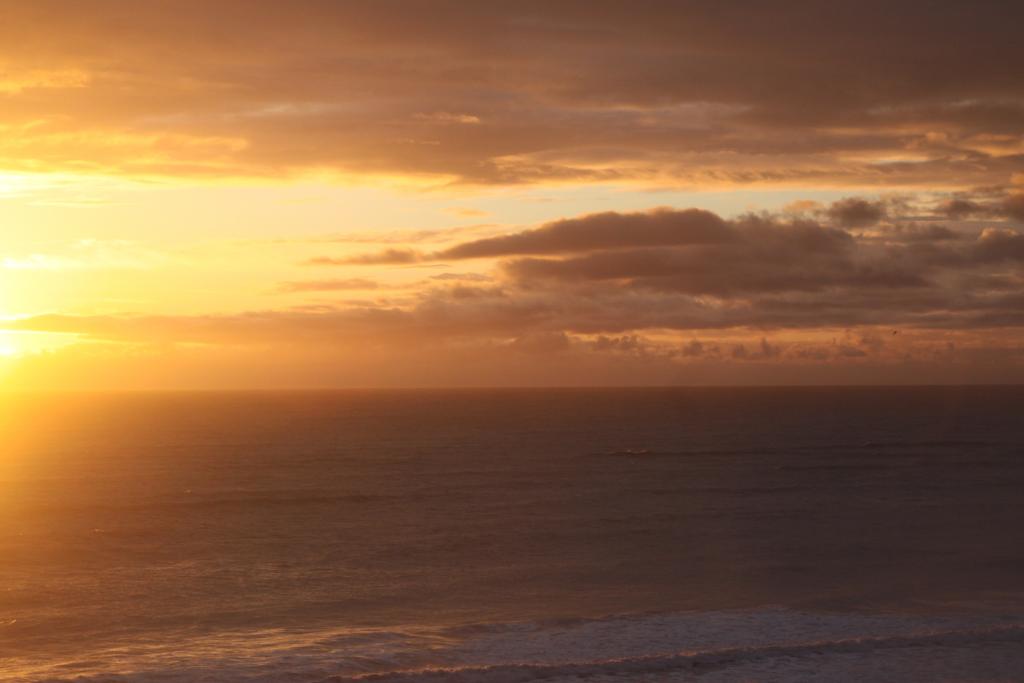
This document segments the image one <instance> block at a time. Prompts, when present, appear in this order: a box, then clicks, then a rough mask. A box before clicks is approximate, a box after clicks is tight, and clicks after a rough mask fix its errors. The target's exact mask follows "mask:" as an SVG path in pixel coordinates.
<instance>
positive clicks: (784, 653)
mask: <svg viewBox="0 0 1024 683" xmlns="http://www.w3.org/2000/svg"><path fill="white" fill-rule="evenodd" d="M992 643H1024V625H1019V626H1004V627H997V628H991V629H986V630H969V631H947V632H943V633H930V634H918V635H903V636H884V637H877V638H856V639H846V640H827V641H817V642H808V643H797V644H792V645H768V646H762V647H746V648H729V649H721V650H710V651H704V652H688V653H677V654H666V655H653V656H644V657H630V658H623V659H612V660H605V661H596V662H573V663H561V664H528V663H514V664H496V665H488V666H467V667H462V668H449V669H440V668H438V669H421V670H418V671H395V672H383V673H370V674H360V675H356V676H344V675H342V676H329V677H327V678H324V679H321V681H320V683H370V682H380V683H388V682H394V683H418V682H420V681H423V682H425V683H429V682H431V681H450V682H452V683H459V682H462V681H466V682H472V683H488V682H493V683H532V682H534V681H545V680H552V679H557V678H577V679H579V678H593V677H596V676H639V675H650V674H668V673H675V672H679V671H690V672H699V671H707V670H711V669H716V668H722V667H727V666H730V665H733V664H740V663H747V662H751V661H759V660H771V659H779V658H800V657H812V656H820V655H832V654H850V653H854V654H858V653H871V652H875V651H878V650H891V649H902V648H921V647H965V646H975V645H983V644H992Z"/></svg>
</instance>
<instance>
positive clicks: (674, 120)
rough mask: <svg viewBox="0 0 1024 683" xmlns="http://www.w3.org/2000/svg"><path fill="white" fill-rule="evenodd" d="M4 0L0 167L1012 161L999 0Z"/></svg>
mask: <svg viewBox="0 0 1024 683" xmlns="http://www.w3.org/2000/svg"><path fill="white" fill-rule="evenodd" d="M4 10H5V11H4V22H3V24H2V25H0V57H2V58H3V61H4V63H5V73H9V74H15V75H16V76H17V78H13V77H12V78H10V79H6V80H5V86H4V87H3V88H0V98H2V100H3V108H2V111H3V114H2V115H0V125H3V126H5V127H4V129H3V132H4V136H3V141H2V144H0V164H2V165H3V166H6V167H8V168H11V167H18V168H22V169H64V170H75V171H81V170H83V169H86V170H89V171H92V172H100V173H131V174H163V175H198V176H237V175H249V176H266V177H271V176H272V177H280V176H281V175H282V174H291V173H303V172H306V171H324V170H328V171H334V172H337V173H340V174H345V175H350V174H356V175H361V174H383V175H389V176H390V175H394V174H416V175H428V176H436V177H437V178H438V179H439V180H440V181H441V182H455V183H468V184H515V183H534V182H546V181H566V180H576V181H593V180H597V181H623V180H640V181H645V182H650V183H680V182H683V183H687V184H694V183H703V184H719V185H721V184H736V183H752V182H754V183H788V184H792V183H794V182H802V183H811V184H817V185H830V186H842V185H848V186H864V185H868V184H870V185H876V186H886V187H889V186H896V185H901V184H902V185H925V184H929V183H933V184H941V185H942V186H943V187H949V186H952V185H956V186H961V187H970V186H972V185H982V184H999V183H1006V182H1008V181H1009V179H1010V178H1011V176H1012V175H1013V174H1014V173H1020V172H1022V171H1024V155H1022V154H1021V153H1020V151H1019V149H1018V143H1019V139H1020V136H1021V135H1022V134H1024V113H1022V112H1024V110H1022V108H1021V105H1020V102H1021V101H1022V99H1024V85H1022V82H1021V79H1020V78H1019V74H1018V73H1017V69H1016V68H1015V66H1014V65H1015V64H1019V63H1022V62H1024V47H1022V44H1021V41H1020V40H1019V32H1018V30H1017V27H1018V26H1019V25H1020V23H1021V20H1022V19H1024V16H1022V11H1024V10H1021V7H1020V5H1019V4H1017V3H1011V2H999V1H995V2H981V3H966V2H953V3H940V4H938V5H934V6H928V7H926V8H925V7H923V6H922V5H921V4H920V3H918V2H911V1H909V0H907V1H893V0H890V1H888V2H881V1H880V0H878V1H865V2H858V3H844V4H842V5H839V6H837V5H836V4H835V3H816V2H810V1H807V0H796V1H792V2H786V3H771V4H764V5H752V4H751V3H747V2H740V1H739V0H722V1H720V2H715V3H703V2H660V1H657V0H651V1H646V2H640V3H639V4H635V3H623V2H616V1H611V0H587V1H583V0H568V1H565V2H559V3H554V4H552V3H548V2H530V1H526V2H517V3H466V2H454V1H446V0H438V1H434V2H420V1H419V0H410V1H407V2H397V1H395V0H376V1H373V2H370V1H368V0H367V1H355V2H344V3H338V2H323V1H322V0H296V1H295V2H289V3H280V2H270V1H269V0H245V1H243V0H223V1H222V2H217V3H209V2H200V1H198V0H182V1H180V2H173V3H172V2H147V3H137V2H128V0H90V1H84V2H76V3H66V2H59V1H57V0H39V1H37V2H32V3H13V2H12V3H7V4H6V6H5V8H4ZM240 17H244V20H240ZM952 44H955V45H956V46H957V49H956V50H951V49H949V46H950V45H952ZM7 81H9V83H8V82H7Z"/></svg>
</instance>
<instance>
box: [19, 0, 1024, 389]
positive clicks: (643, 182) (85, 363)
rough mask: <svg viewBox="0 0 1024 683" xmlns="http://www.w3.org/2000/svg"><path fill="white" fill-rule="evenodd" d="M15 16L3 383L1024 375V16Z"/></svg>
mask: <svg viewBox="0 0 1024 683" xmlns="http://www.w3.org/2000/svg"><path fill="white" fill-rule="evenodd" d="M0 11H2V16H3V21H2V22H0V387H3V388H6V389H18V390H20V389H70V390H106V389H255V388H260V389H271V388H326V387H375V386H387V387H420V386H452V387H458V386H532V385H545V386H553V385H557V386H592V385H663V384H698V385H702V384H726V385H731V384H773V385H778V384H906V383H913V384H945V383H988V382H1024V335H1022V330H1024V79H1022V78H1021V77H1020V75H1021V69H1020V65H1021V64H1024V41H1021V40H1020V26H1021V24H1022V21H1024V9H1022V6H1021V5H1020V4H1019V3H1014V2H986V1H984V0H981V1H975V2H930V3H924V2H906V1H899V0H887V1H886V2H875V1H871V0H868V1H861V2H828V3H824V2H816V1H809V0H808V1H790V2H776V3H752V2H739V1H734V0H718V1H716V2H695V1H694V2H687V1H685V0H683V1H679V2H645V1H643V0H631V1H630V2H624V1H619V2H605V1H602V0H587V1H585V2H575V1H573V0H560V1H559V2H550V1H548V2H530V1H528V0H522V1H519V2H501V1H499V2H486V3H481V2H450V1H445V0H436V1H432V2H421V1H419V0H402V1H390V0H373V1H372V2H371V1H366V2H359V1H352V2H333V1H331V2H327V1H325V2H319V1H313V0H295V1H292V2H287V3H284V2H277V1H267V0H245V1H236V0H221V1H219V2H216V3H211V2H205V1H204V2H198V1H191V0H177V1H174V2H169V1H163V0H152V1H150V2H145V3H138V2H129V1H121V0H82V1H80V2H74V3H70V2H59V1H48V0H35V1H33V2H31V3H27V2H20V1H14V0H0Z"/></svg>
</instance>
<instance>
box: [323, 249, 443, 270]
mask: <svg viewBox="0 0 1024 683" xmlns="http://www.w3.org/2000/svg"><path fill="white" fill-rule="evenodd" d="M422 260H423V255H422V254H421V253H420V252H418V251H415V250H413V249H385V250H383V251H380V252H376V253H373V254H360V255H358V256H349V257H342V258H334V257H330V256H319V257H316V258H312V259H309V260H308V261H306V262H305V263H306V265H309V266H352V265H356V266H378V265H390V264H408V263H418V262H419V261H422Z"/></svg>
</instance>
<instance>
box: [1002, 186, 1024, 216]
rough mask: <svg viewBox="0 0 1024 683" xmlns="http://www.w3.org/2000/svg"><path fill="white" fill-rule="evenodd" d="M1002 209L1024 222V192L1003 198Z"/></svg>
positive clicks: (1008, 214)
mask: <svg viewBox="0 0 1024 683" xmlns="http://www.w3.org/2000/svg"><path fill="white" fill-rule="evenodd" d="M1002 209H1003V212H1004V213H1005V214H1006V215H1007V216H1008V217H1010V218H1012V219H1013V220H1015V221H1021V222H1024V192H1021V193H1018V194H1013V195H1010V196H1009V197H1007V198H1006V199H1005V200H1003V206H1002Z"/></svg>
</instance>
